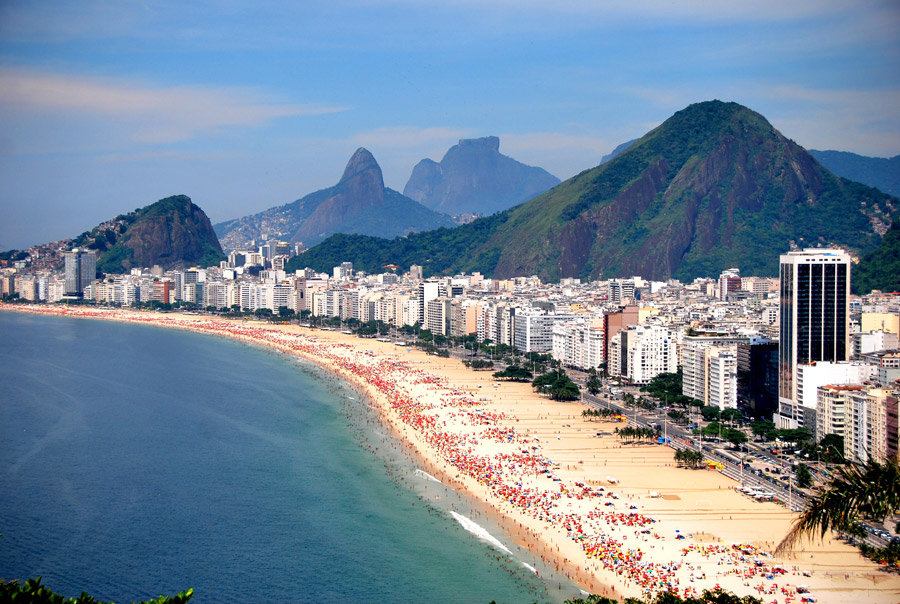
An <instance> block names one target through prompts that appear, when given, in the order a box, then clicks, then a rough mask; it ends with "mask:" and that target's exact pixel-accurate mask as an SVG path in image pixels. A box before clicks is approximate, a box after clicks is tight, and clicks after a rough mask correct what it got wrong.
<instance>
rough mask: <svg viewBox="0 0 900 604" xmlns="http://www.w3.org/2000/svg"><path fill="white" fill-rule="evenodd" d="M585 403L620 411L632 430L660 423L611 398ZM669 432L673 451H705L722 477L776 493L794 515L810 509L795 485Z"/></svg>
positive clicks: (673, 429)
mask: <svg viewBox="0 0 900 604" xmlns="http://www.w3.org/2000/svg"><path fill="white" fill-rule="evenodd" d="M582 400H583V402H584V404H585V405H586V406H588V407H590V408H592V409H612V410H614V411H618V412H619V413H621V414H622V415H623V416H625V417H626V418H627V423H628V425H630V426H635V427H638V428H654V427H655V426H651V423H656V422H653V421H652V420H653V419H655V418H650V417H647V416H646V415H643V414H638V413H637V411H636V408H635V409H627V408H626V407H624V406H622V405H619V404H617V403H615V402H613V401H611V400H610V399H609V398H608V397H605V398H601V397H599V396H594V395H592V394H590V393H587V392H585V393H584V395H583V399H582ZM657 425H658V424H657ZM665 430H666V436H668V442H667V443H666V444H667V445H668V446H670V447H672V448H673V449H685V448H688V449H691V450H693V451H700V450H701V448H702V451H703V453H704V454H705V455H707V456H708V457H710V458H712V459H714V460H715V461H717V462H719V463H721V464H722V465H723V466H725V467H724V469H723V470H720V471H721V473H722V474H724V475H725V476H728V477H729V478H731V479H733V480H735V481H737V482H739V483H741V486H755V487H759V488H761V489H763V490H765V491H768V492H771V493H774V494H775V496H776V497H777V499H778V501H783V502H788V505H789V506H790V507H791V510H792V511H794V512H798V511H801V510H803V508H804V507H806V500H807V496H806V494H805V493H803V492H802V491H798V490H796V489H794V488H793V487H792V486H791V485H788V488H785V487H784V485H782V484H780V483H778V482H777V481H775V480H772V479H770V478H765V477H762V476H758V475H756V474H753V473H752V472H751V471H750V470H749V468H745V467H743V465H742V464H741V463H735V462H734V461H733V460H731V459H729V458H728V457H726V456H725V454H723V453H724V452H723V451H719V450H718V449H716V448H713V447H709V446H707V445H703V444H702V442H701V441H700V440H698V439H697V438H696V437H695V436H694V434H693V433H691V432H688V431H687V430H685V429H684V428H681V427H680V426H678V425H676V424H674V423H673V422H667V427H666V428H665Z"/></svg>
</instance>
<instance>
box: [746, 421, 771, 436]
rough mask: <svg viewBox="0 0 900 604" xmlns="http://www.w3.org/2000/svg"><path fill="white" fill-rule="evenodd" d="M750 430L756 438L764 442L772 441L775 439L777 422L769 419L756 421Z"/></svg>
mask: <svg viewBox="0 0 900 604" xmlns="http://www.w3.org/2000/svg"><path fill="white" fill-rule="evenodd" d="M750 430H752V431H753V434H754V436H758V437H759V438H761V439H763V440H772V439H773V438H775V422H773V421H771V420H767V419H762V420H759V421H755V422H753V423H752V424H750Z"/></svg>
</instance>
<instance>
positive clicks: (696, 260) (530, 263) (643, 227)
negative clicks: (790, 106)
mask: <svg viewBox="0 0 900 604" xmlns="http://www.w3.org/2000/svg"><path fill="white" fill-rule="evenodd" d="M897 204H898V200H897V199H896V198H893V197H890V196H888V195H885V194H883V193H881V192H880V191H878V190H876V189H872V188H870V187H866V186H865V185H861V184H858V183H855V182H851V181H848V180H844V179H840V178H838V177H836V176H834V175H833V174H831V173H830V172H828V171H827V170H825V169H824V168H822V166H821V165H819V163H818V162H816V161H815V159H813V157H812V156H810V155H809V153H807V152H806V151H805V150H804V149H802V148H801V147H799V146H798V145H796V144H795V143H793V142H792V141H790V140H788V139H787V138H785V137H784V136H783V135H782V134H781V133H779V132H778V131H777V130H775V129H774V128H773V127H772V126H771V124H769V123H768V122H767V121H766V120H765V118H763V117H762V116H761V115H759V114H758V113H755V112H753V111H751V110H750V109H747V108H746V107H743V106H741V105H738V104H736V103H724V102H721V101H709V102H704V103H697V104H695V105H691V106H689V107H687V108H686V109H684V110H682V111H679V112H677V113H676V114H675V115H673V116H672V117H671V118H669V119H668V120H666V121H665V122H664V123H663V124H661V125H660V126H659V127H657V128H655V129H654V130H652V131H650V132H649V133H647V134H646V135H645V136H644V137H642V138H641V139H639V140H638V141H637V142H635V143H634V144H633V145H632V146H631V147H629V148H628V149H627V150H626V151H624V152H622V153H621V154H620V155H618V156H617V157H615V158H614V159H612V160H611V161H609V162H607V163H605V164H603V165H601V166H598V167H596V168H593V169H591V170H587V171H585V172H582V173H581V174H578V175H577V176H575V177H573V178H571V179H569V180H567V181H565V182H563V183H562V184H560V185H558V186H557V187H555V188H553V189H551V190H549V191H547V192H546V193H544V194H542V195H540V196H539V197H537V198H535V199H533V200H531V201H529V202H527V203H525V204H522V205H520V206H516V207H515V208H512V209H510V210H507V211H506V212H503V213H502V214H500V215H499V218H498V219H497V220H494V221H492V222H490V223H488V222H481V223H480V224H479V221H476V222H474V223H472V224H471V225H464V226H461V227H458V228H457V229H450V230H447V231H446V233H445V234H444V235H443V237H444V238H445V239H446V241H447V245H450V244H451V243H452V241H466V242H468V241H469V240H473V241H474V240H477V245H475V246H474V247H471V246H469V245H468V244H467V245H466V246H464V248H463V249H462V250H460V253H458V254H456V259H454V260H448V261H447V263H446V264H439V263H436V262H435V263H432V265H431V266H432V272H436V273H439V272H453V271H458V270H467V269H471V268H474V267H478V268H480V269H481V270H483V271H485V272H486V273H487V274H491V275H493V276H495V277H510V276H514V275H530V274H537V275H539V276H540V277H542V278H543V279H545V280H557V279H559V278H562V277H581V278H598V277H600V276H602V277H604V278H608V277H616V276H630V275H642V276H644V277H647V278H650V279H666V278H669V277H676V278H679V279H682V280H690V279H692V278H694V277H698V276H709V275H716V274H718V273H719V272H720V271H721V270H723V269H725V268H728V267H732V266H735V267H738V268H740V269H741V270H742V271H743V272H744V273H745V274H756V275H761V276H763V275H775V274H777V270H778V256H779V254H780V253H782V252H784V251H786V250H788V249H790V248H791V246H792V245H797V246H801V247H809V246H816V245H838V246H843V247H847V248H849V249H851V250H853V251H855V252H858V253H867V252H869V251H871V250H873V249H875V247H877V245H878V243H879V242H880V240H881V234H882V233H884V232H885V231H886V230H887V228H888V226H889V225H890V223H891V220H892V219H893V217H894V216H895V215H896V214H897V208H898V205H897ZM479 229H481V230H482V231H483V232H481V233H478V230H479ZM476 234H477V237H476ZM435 237H436V236H435V235H428V236H425V235H424V234H423V235H417V236H410V237H409V238H408V240H407V241H405V242H404V245H403V246H402V249H400V248H397V250H398V251H400V252H402V256H401V257H397V258H393V259H391V261H392V262H394V263H396V264H400V265H404V264H407V260H408V259H413V262H416V263H419V264H422V263H423V262H425V260H426V259H428V258H430V256H429V254H431V253H433V252H434V251H437V250H439V248H440V245H439V244H437V243H435ZM346 243H349V242H346V241H345V244H346ZM383 245H384V246H385V249H390V248H391V245H392V244H390V243H389V242H384V244H383ZM366 247H367V248H368V249H369V252H370V253H374V249H373V248H374V244H373V242H368V243H366ZM318 253H319V252H316V254H318ZM379 253H380V252H379ZM445 255H447V254H446V253H445ZM450 256H452V254H450ZM311 257H314V256H311ZM333 259H334V260H352V261H353V262H354V264H356V263H357V262H363V263H364V262H365V259H364V258H359V257H343V258H337V257H335V258H333ZM321 260H322V261H325V258H324V257H321ZM361 266H362V265H361Z"/></svg>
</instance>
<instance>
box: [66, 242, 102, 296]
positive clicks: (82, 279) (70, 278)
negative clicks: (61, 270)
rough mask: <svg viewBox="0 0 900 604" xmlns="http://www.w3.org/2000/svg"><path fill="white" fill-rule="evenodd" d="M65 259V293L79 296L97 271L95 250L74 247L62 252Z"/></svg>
mask: <svg viewBox="0 0 900 604" xmlns="http://www.w3.org/2000/svg"><path fill="white" fill-rule="evenodd" d="M63 256H64V257H65V259H66V295H68V296H81V295H82V294H83V293H84V288H85V287H87V286H88V285H90V284H91V281H93V280H94V278H95V276H96V272H97V252H95V251H94V250H82V249H79V248H77V247H76V248H74V249H73V250H72V251H71V252H64V253H63Z"/></svg>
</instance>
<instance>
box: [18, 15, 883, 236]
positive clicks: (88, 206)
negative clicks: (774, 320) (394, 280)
mask: <svg viewBox="0 0 900 604" xmlns="http://www.w3.org/2000/svg"><path fill="white" fill-rule="evenodd" d="M711 99H720V100H724V101H736V102H738V103H741V104H743V105H746V106H748V107H750V108H751V109H753V110H755V111H758V112H759V113H761V114H762V115H764V116H765V117H766V118H767V119H768V120H769V121H770V122H771V123H772V124H773V125H774V126H775V127H776V128H778V129H779V130H780V131H781V132H782V133H783V134H784V135H785V136H787V137H789V138H791V139H793V140H794V141H796V142H797V143H799V144H800V145H802V146H804V147H806V148H808V149H821V150H825V149H836V150H840V151H852V152H854V153H859V154H862V155H867V156H874V157H893V156H895V155H898V154H900V2H898V1H897V0H887V1H882V0H866V1H865V2H847V1H846V0H840V1H838V0H812V1H808V0H791V1H789V2H788V1H785V0H756V1H753V2H722V1H718V0H716V1H713V0H629V1H628V2H619V1H615V2H613V1H606V0H555V1H553V2H547V1H546V0H542V1H536V0H515V1H513V0H428V1H425V0H393V1H391V0H387V1H375V0H329V1H328V2H310V1H308V0H300V1H298V2H271V1H269V0H255V1H254V2H245V1H238V0H193V1H191V2H184V1H183V0H178V1H175V0H173V1H160V2H152V1H143V2H142V1H140V0H105V1H92V0H79V1H77V2H75V1H67V0H53V1H47V0H0V250H6V249H11V248H17V249H22V248H25V247H28V246H29V245H33V244H39V243H46V242H50V241H55V240H58V239H62V238H66V237H74V236H77V235H78V234H80V233H81V232H83V231H85V230H88V229H90V228H92V227H93V226H95V225H96V224H98V223H100V222H102V221H104V220H108V219H110V218H113V217H114V216H116V215H118V214H122V213H125V212H128V211H131V210H134V209H135V208H139V207H143V206H145V205H148V204H150V203H153V202H154V201H156V200H158V199H162V198H164V197H168V196H170V195H176V194H185V195H188V196H190V197H191V198H192V199H193V201H194V202H195V203H196V204H197V205H199V206H200V207H201V208H203V210H204V211H205V212H206V213H207V214H208V215H209V217H210V219H211V220H212V221H213V223H216V222H220V221H223V220H228V219H231V218H237V217H240V216H245V215H247V214H252V213H255V212H258V211H261V210H264V209H267V208H270V207H274V206H279V205H282V204H285V203H289V202H291V201H293V200H295V199H299V198H300V197H303V196H304V195H306V194H308V193H311V192H313V191H315V190H318V189H321V188H325V187H329V186H332V185H334V184H335V183H336V182H337V181H338V180H339V178H340V176H341V173H342V172H343V169H344V166H345V165H346V163H347V160H348V159H349V158H350V156H351V155H352V154H353V152H354V151H355V150H356V149H357V148H359V147H365V148H367V149H369V150H370V151H371V152H372V154H373V155H374V156H375V159H376V160H377V161H378V163H379V165H380V166H381V168H382V171H383V173H384V179H385V184H386V185H387V186H389V187H391V188H393V189H396V190H398V191H402V190H403V187H404V186H405V184H406V181H407V180H408V179H409V175H410V173H411V171H412V168H413V166H414V165H415V164H416V163H417V162H418V161H419V160H421V159H423V158H426V157H427V158H431V159H434V160H435V161H439V160H440V159H441V157H443V155H444V153H445V152H446V151H447V150H448V149H449V148H450V147H451V146H452V145H454V144H456V142H457V141H458V139H460V138H475V137H481V136H488V135H496V136H499V137H500V151H501V153H503V154H505V155H508V156H510V157H513V158H515V159H517V160H519V161H521V162H524V163H526V164H529V165H535V166H540V167H542V168H544V169H546V170H548V171H549V172H551V173H553V174H554V175H556V176H557V177H559V178H560V179H563V180H565V179H567V178H569V177H571V176H574V175H575V174H577V173H578V172H580V171H582V170H585V169H588V168H591V167H594V166H596V165H597V164H598V163H599V162H600V158H601V157H602V156H603V155H605V154H607V153H609V152H610V151H611V150H612V149H613V148H614V147H615V146H616V145H618V144H619V143H622V142H624V141H627V140H631V139H634V138H638V137H640V136H642V135H643V134H645V133H646V132H647V131H648V130H650V129H652V128H654V127H655V126H657V125H659V124H660V123H662V122H663V121H665V120H666V119H667V118H668V117H670V116H671V115H672V114H673V113H675V112H676V111H678V110H680V109H683V108H684V107H686V106H687V105H689V104H691V103H695V102H700V101H706V100H711Z"/></svg>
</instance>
